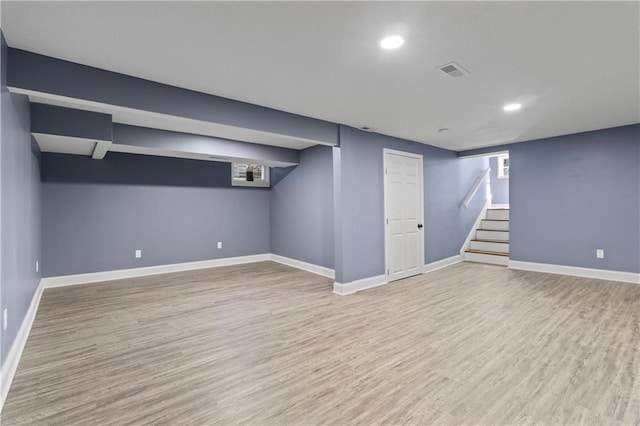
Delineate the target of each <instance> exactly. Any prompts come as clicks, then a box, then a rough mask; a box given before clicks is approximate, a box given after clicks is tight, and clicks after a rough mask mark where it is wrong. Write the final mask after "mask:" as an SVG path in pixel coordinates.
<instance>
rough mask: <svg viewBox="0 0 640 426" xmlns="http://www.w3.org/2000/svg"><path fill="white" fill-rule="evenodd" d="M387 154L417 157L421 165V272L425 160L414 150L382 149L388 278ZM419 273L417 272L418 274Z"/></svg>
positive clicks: (385, 249) (421, 266)
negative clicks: (413, 151)
mask: <svg viewBox="0 0 640 426" xmlns="http://www.w3.org/2000/svg"><path fill="white" fill-rule="evenodd" d="M387 154H395V155H402V156H405V157H410V158H415V159H417V160H419V161H418V164H419V167H418V174H419V175H420V176H419V178H418V180H419V182H420V191H419V192H420V202H419V205H420V217H421V218H422V224H423V227H422V232H420V237H419V239H420V249H419V251H418V252H419V256H420V263H419V265H420V267H419V268H418V271H419V273H422V272H423V268H424V229H425V228H424V175H423V170H422V169H423V167H424V162H423V158H422V155H421V154H414V153H412V152H404V151H398V150H395V149H389V148H383V149H382V177H383V181H384V274H385V276H386V277H387V278H388V277H389V242H388V241H387V240H388V238H389V235H388V232H387V231H388V228H387V226H388V223H387V218H388V214H387V198H388V197H387ZM416 275H417V274H416Z"/></svg>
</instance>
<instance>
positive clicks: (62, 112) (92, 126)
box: [31, 103, 112, 141]
mask: <svg viewBox="0 0 640 426" xmlns="http://www.w3.org/2000/svg"><path fill="white" fill-rule="evenodd" d="M31 131H32V132H33V133H45V134H49V135H60V136H72V137H76V138H85V139H97V140H103V141H110V140H111V137H112V135H111V116H110V115H109V114H101V113H97V112H91V111H82V110H78V109H71V108H63V107H58V106H53V105H44V104H36V103H32V104H31Z"/></svg>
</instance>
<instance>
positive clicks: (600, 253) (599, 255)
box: [596, 249, 604, 259]
mask: <svg viewBox="0 0 640 426" xmlns="http://www.w3.org/2000/svg"><path fill="white" fill-rule="evenodd" d="M596 257H597V258H598V259H604V250H603V249H597V250H596Z"/></svg>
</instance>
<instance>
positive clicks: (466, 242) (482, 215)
mask: <svg viewBox="0 0 640 426" xmlns="http://www.w3.org/2000/svg"><path fill="white" fill-rule="evenodd" d="M489 205H491V200H487V202H486V203H484V207H482V210H480V214H479V215H478V217H477V218H476V221H475V222H474V223H473V226H472V227H471V230H470V231H469V234H468V235H467V239H466V240H464V243H462V247H460V254H461V255H464V252H465V250H467V249H468V248H469V244H470V243H471V240H472V239H473V237H475V236H476V229H478V228H479V227H480V222H482V219H484V218H485V217H486V216H487V209H488V208H489Z"/></svg>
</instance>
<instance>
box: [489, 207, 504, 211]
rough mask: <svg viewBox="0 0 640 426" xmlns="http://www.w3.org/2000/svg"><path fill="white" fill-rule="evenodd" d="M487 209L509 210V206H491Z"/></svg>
mask: <svg viewBox="0 0 640 426" xmlns="http://www.w3.org/2000/svg"><path fill="white" fill-rule="evenodd" d="M487 210H509V208H508V207H494V208H489V209H487Z"/></svg>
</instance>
